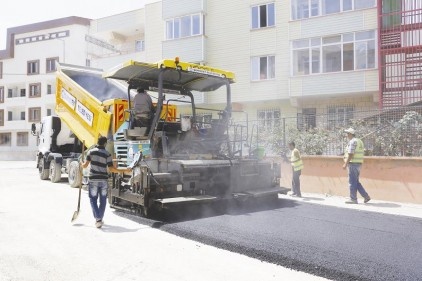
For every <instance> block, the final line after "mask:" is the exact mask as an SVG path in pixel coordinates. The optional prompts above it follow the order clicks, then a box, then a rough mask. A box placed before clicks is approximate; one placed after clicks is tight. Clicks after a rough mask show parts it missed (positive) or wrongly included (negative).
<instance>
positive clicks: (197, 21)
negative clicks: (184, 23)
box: [192, 15, 201, 35]
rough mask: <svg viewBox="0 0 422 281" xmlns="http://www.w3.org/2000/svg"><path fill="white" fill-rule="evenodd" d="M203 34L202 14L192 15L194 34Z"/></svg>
mask: <svg viewBox="0 0 422 281" xmlns="http://www.w3.org/2000/svg"><path fill="white" fill-rule="evenodd" d="M198 34H201V17H200V15H193V16H192V35H198Z"/></svg>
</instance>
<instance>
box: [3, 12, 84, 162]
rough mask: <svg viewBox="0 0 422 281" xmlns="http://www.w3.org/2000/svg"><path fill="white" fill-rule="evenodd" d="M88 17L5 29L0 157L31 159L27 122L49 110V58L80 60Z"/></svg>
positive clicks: (52, 77)
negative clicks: (5, 43)
mask: <svg viewBox="0 0 422 281" xmlns="http://www.w3.org/2000/svg"><path fill="white" fill-rule="evenodd" d="M89 22H90V21H89V20H88V19H85V18H79V17H68V18H61V19H57V20H51V21H45V22H40V23H34V24H29V25H24V26H19V27H14V28H9V29H8V30H7V45H6V49H5V50H1V51H0V155H1V156H0V159H2V160H28V159H35V152H36V146H37V144H36V138H35V137H34V136H32V135H31V131H30V130H31V124H32V123H37V122H39V121H40V120H41V117H42V116H46V115H52V114H54V106H55V99H54V93H55V75H54V72H55V70H56V64H55V62H56V61H58V62H65V63H71V64H78V65H85V63H86V61H85V58H86V56H85V34H87V32H88V28H89Z"/></svg>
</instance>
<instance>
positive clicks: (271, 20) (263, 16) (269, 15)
mask: <svg viewBox="0 0 422 281" xmlns="http://www.w3.org/2000/svg"><path fill="white" fill-rule="evenodd" d="M274 25H275V8H274V3H270V4H266V5H261V6H254V7H252V29H257V28H263V27H268V26H274Z"/></svg>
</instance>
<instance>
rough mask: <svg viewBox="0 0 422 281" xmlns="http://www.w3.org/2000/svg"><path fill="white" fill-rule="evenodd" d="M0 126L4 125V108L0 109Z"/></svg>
mask: <svg viewBox="0 0 422 281" xmlns="http://www.w3.org/2000/svg"><path fill="white" fill-rule="evenodd" d="M0 126H1V127H3V126H4V109H0Z"/></svg>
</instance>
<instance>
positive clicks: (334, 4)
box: [322, 0, 340, 15]
mask: <svg viewBox="0 0 422 281" xmlns="http://www.w3.org/2000/svg"><path fill="white" fill-rule="evenodd" d="M339 12H340V0H322V14H323V15H327V14H333V13H339Z"/></svg>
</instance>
